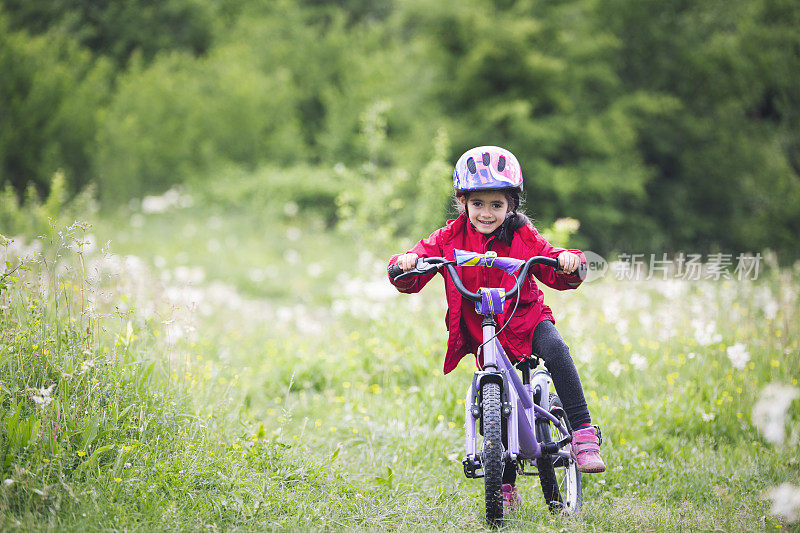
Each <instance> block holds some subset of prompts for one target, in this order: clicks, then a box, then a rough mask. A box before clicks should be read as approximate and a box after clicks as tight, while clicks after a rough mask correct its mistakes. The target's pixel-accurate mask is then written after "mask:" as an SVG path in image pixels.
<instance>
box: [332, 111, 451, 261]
mask: <svg viewBox="0 0 800 533" xmlns="http://www.w3.org/2000/svg"><path fill="white" fill-rule="evenodd" d="M363 128H364V132H365V136H368V137H369V138H370V140H371V144H370V146H371V153H373V154H377V153H380V151H381V150H383V149H384V144H385V142H386V139H385V133H384V128H385V123H384V121H383V117H382V116H381V114H380V113H374V114H369V113H368V114H365V116H364V120H363ZM448 146H449V139H448V137H447V134H446V133H445V131H444V130H440V131H439V134H438V136H437V137H436V140H435V142H434V152H433V154H431V159H430V160H429V161H428V162H427V163H425V164H424V165H421V166H420V167H419V168H417V169H414V171H412V172H409V171H405V170H402V169H396V168H380V167H378V166H377V165H376V164H374V163H367V164H365V165H364V166H362V167H361V168H360V169H358V170H351V169H347V168H345V167H344V166H341V167H338V168H337V169H335V171H337V172H338V173H339V174H340V175H341V179H342V182H343V184H344V186H343V187H342V189H341V192H340V194H339V196H338V197H337V204H338V206H339V211H338V215H339V218H340V226H341V228H342V229H344V230H345V231H349V232H352V233H354V234H356V235H358V236H359V237H362V238H364V237H368V238H369V239H370V241H371V242H375V243H378V244H379V245H384V246H386V245H388V244H390V243H393V242H394V241H396V239H397V236H398V235H400V236H404V237H406V238H415V236H422V235H427V234H429V233H430V232H432V231H433V230H435V229H436V228H437V227H438V226H440V225H441V224H442V223H443V222H444V216H443V215H444V214H445V213H447V212H448V208H449V205H448V204H449V203H450V200H451V198H452V194H453V186H452V179H451V176H452V169H451V166H450V164H449V163H448V162H447V161H446V159H445V157H446V154H447V151H448Z"/></svg>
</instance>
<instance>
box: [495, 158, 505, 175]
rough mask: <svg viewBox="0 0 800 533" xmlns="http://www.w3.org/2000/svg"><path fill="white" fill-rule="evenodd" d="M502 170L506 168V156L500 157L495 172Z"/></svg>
mask: <svg viewBox="0 0 800 533" xmlns="http://www.w3.org/2000/svg"><path fill="white" fill-rule="evenodd" d="M504 168H506V156H504V155H501V156H500V159H499V160H498V161H497V171H498V172H502V171H503V169H504Z"/></svg>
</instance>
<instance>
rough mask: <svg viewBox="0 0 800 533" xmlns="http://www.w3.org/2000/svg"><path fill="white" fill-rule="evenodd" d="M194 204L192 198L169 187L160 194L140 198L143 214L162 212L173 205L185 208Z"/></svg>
mask: <svg viewBox="0 0 800 533" xmlns="http://www.w3.org/2000/svg"><path fill="white" fill-rule="evenodd" d="M192 205H194V199H193V198H192V197H191V196H189V195H188V194H182V193H181V192H180V191H179V190H178V189H170V190H168V191H167V192H165V193H164V194H162V195H161V196H145V197H144V198H143V199H142V212H143V213H145V214H155V213H164V212H166V211H168V210H169V209H172V208H173V207H177V208H185V207H191V206H192Z"/></svg>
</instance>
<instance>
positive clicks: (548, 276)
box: [531, 229, 586, 291]
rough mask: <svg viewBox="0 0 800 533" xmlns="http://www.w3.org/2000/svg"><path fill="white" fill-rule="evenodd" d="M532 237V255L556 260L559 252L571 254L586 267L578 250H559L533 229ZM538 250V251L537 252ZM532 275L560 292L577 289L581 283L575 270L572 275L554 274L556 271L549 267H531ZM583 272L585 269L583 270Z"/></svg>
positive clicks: (581, 280) (583, 257)
mask: <svg viewBox="0 0 800 533" xmlns="http://www.w3.org/2000/svg"><path fill="white" fill-rule="evenodd" d="M533 234H534V237H535V239H536V243H535V244H534V246H533V248H534V250H533V251H534V253H533V254H532V255H543V256H545V257H552V258H553V259H556V258H558V256H559V254H561V252H565V251H568V252H572V253H574V254H575V255H577V256H578V257H580V260H581V264H582V265H586V256H585V255H584V254H583V252H581V251H580V250H575V249H566V248H559V247H557V246H553V245H552V244H550V243H549V242H547V239H545V238H544V237H542V236H541V235H540V234H539V232H538V231H536V230H535V229H534V230H533ZM537 248H538V250H537ZM531 270H532V271H533V275H534V276H536V278H537V279H539V280H540V281H541V282H542V283H544V284H545V285H547V286H548V287H552V288H553V289H557V290H560V291H565V290H568V289H577V288H578V286H579V285H580V284H581V283H583V279H582V278H581V277H580V274H579V273H578V272H579V271H578V270H576V271H575V272H573V273H572V274H565V273H563V272H561V271H558V272H556V270H555V269H554V268H552V267H549V266H544V265H533V267H532V269H531ZM583 270H584V272H585V269H583Z"/></svg>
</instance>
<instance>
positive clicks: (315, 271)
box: [306, 263, 323, 278]
mask: <svg viewBox="0 0 800 533" xmlns="http://www.w3.org/2000/svg"><path fill="white" fill-rule="evenodd" d="M306 271H307V272H308V275H309V276H311V277H312V278H318V277H320V276H321V275H322V272H323V268H322V265H320V264H319V263H311V264H310V265H308V268H307V269H306Z"/></svg>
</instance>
